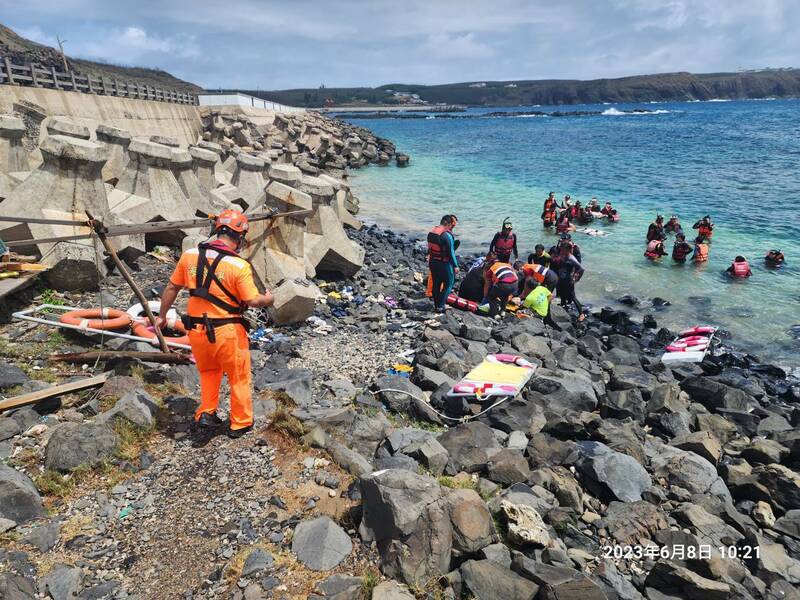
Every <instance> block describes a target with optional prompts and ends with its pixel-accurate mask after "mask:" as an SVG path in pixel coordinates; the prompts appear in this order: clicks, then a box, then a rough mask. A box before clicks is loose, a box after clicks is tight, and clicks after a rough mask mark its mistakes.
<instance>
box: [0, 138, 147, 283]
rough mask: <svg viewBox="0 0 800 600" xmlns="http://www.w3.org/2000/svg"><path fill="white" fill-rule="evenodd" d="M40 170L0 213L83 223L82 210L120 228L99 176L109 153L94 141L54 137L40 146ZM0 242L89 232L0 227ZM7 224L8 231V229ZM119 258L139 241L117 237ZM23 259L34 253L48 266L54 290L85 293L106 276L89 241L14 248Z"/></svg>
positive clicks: (99, 256) (68, 228)
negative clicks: (41, 160)
mask: <svg viewBox="0 0 800 600" xmlns="http://www.w3.org/2000/svg"><path fill="white" fill-rule="evenodd" d="M41 151H42V158H43V162H42V165H41V166H40V167H39V168H38V169H36V170H34V171H33V172H32V173H31V175H30V177H28V178H27V179H26V180H25V181H24V182H22V183H21V184H20V185H19V186H18V187H17V188H16V189H15V190H14V191H13V192H12V193H11V195H10V196H9V197H8V198H7V199H6V200H5V201H4V202H3V203H2V204H0V214H2V215H4V216H14V217H19V216H21V215H25V216H30V217H37V218H45V219H61V220H72V219H74V218H75V216H74V215H75V214H77V215H79V217H78V218H79V219H81V218H85V214H84V213H85V211H86V210H89V211H90V212H91V213H92V215H93V216H94V217H95V218H97V219H100V220H101V221H102V222H103V223H104V224H106V225H114V224H119V223H121V222H122V221H121V220H120V219H117V218H115V215H113V214H112V212H111V210H110V209H109V205H108V200H107V197H106V189H105V186H104V184H103V181H102V179H101V177H100V173H101V170H102V168H103V165H104V164H105V162H106V159H107V158H108V149H107V148H106V147H105V146H103V145H101V144H97V143H95V142H90V141H86V140H81V139H79V138H74V137H67V136H62V135H54V136H50V137H48V138H46V139H45V141H44V143H42V145H41ZM4 225H6V228H4V229H2V230H0V237H2V238H3V239H6V240H20V239H31V238H33V239H41V238H48V237H58V236H64V235H76V234H85V233H88V229H87V228H86V227H78V226H75V227H73V226H69V225H43V224H37V223H29V224H24V223H23V224H19V225H15V224H4ZM8 225H10V226H8ZM114 242H115V245H116V247H117V248H118V249H119V251H120V256H121V257H123V258H129V257H130V256H131V253H134V254H135V253H138V252H143V251H144V242H143V239H142V237H141V236H135V237H117V238H115V240H114ZM16 250H17V251H18V252H20V253H23V254H39V255H40V256H41V257H42V258H41V262H42V264H44V265H47V266H48V267H50V270H49V271H48V272H47V278H48V279H49V281H50V285H52V286H53V287H54V288H56V289H59V290H87V289H94V288H96V287H97V283H98V282H99V281H100V279H101V278H102V277H103V276H104V275H105V272H106V271H105V265H104V263H103V260H102V254H101V253H100V252H99V251H98V250H97V249H96V248H95V246H94V244H93V243H92V240H75V241H69V242H57V243H47V244H39V245H38V246H37V247H33V248H23V247H17V248H16Z"/></svg>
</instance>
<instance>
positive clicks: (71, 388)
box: [0, 373, 112, 412]
mask: <svg viewBox="0 0 800 600" xmlns="http://www.w3.org/2000/svg"><path fill="white" fill-rule="evenodd" d="M111 375H112V373H103V374H102V375H98V376H96V377H90V378H89V379H84V380H81V381H73V382H71V383H62V384H61V385H54V386H53V387H49V388H46V389H44V390H39V391H38V392H30V393H29V394H22V395H21V396H14V397H13V398H8V399H7V400H3V401H0V412H2V411H4V410H9V409H11V408H17V407H19V406H27V405H28V404H36V403H37V402H41V401H42V400H47V399H48V398H54V397H56V396H61V395H63V394H68V393H70V392H77V391H79V390H85V389H87V388H90V387H97V386H98V385H103V384H104V383H105V382H106V381H107V380H108V378H109V377H110V376H111Z"/></svg>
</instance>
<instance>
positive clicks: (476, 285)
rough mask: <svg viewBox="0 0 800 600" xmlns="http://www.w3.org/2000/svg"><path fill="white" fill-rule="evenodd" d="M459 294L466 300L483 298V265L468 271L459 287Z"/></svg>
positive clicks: (475, 300) (474, 300)
mask: <svg viewBox="0 0 800 600" xmlns="http://www.w3.org/2000/svg"><path fill="white" fill-rule="evenodd" d="M458 295H459V297H461V298H464V299H465V300H471V301H473V302H480V301H481V299H482V298H483V267H482V266H481V267H475V268H474V269H470V270H469V271H467V274H466V275H465V276H464V279H463V280H462V281H461V285H460V286H459V288H458Z"/></svg>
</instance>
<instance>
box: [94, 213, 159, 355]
mask: <svg viewBox="0 0 800 600" xmlns="http://www.w3.org/2000/svg"><path fill="white" fill-rule="evenodd" d="M86 216H87V217H89V223H90V224H91V226H92V229H93V230H94V232H95V233H96V234H97V237H98V238H100V241H101V242H102V244H103V246H104V247H105V249H106V251H107V252H108V253H109V254H110V255H111V259H112V260H113V261H114V264H115V265H116V266H117V270H118V271H119V274H120V275H122V277H123V279H125V281H127V282H128V285H129V286H131V289H132V290H133V293H134V294H136V298H137V299H138V300H139V302H141V304H142V308H143V309H144V313H145V314H146V315H147V318H148V319H149V320H150V324H151V325H152V326H153V331H155V334H156V337H157V338H158V345H159V346H160V347H161V351H162V352H164V353H167V354H169V346H167V341H166V340H165V339H164V336H163V335H161V329H159V327H158V323H156V318H155V316H153V311H151V310H150V305H149V303H148V302H147V298H145V297H144V294H143V293H142V290H140V289H139V286H138V285H136V282H135V281H134V280H133V277H131V274H130V273H128V269H126V268H125V265H124V264H123V263H122V261H121V260H120V259H119V256H117V251H116V250H114V246H113V245H112V244H111V242H110V241H109V240H108V238H107V237H106V233H105V227H104V226H103V224H102V223H101V222H100V221H95V219H94V217H93V216H92V215H91V214H89V211H88V210H87V211H86Z"/></svg>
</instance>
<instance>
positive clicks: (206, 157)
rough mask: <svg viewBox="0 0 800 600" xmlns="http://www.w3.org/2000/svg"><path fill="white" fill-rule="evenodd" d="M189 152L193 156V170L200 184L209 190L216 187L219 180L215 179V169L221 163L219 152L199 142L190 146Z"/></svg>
mask: <svg viewBox="0 0 800 600" xmlns="http://www.w3.org/2000/svg"><path fill="white" fill-rule="evenodd" d="M189 154H190V155H191V157H192V170H193V171H194V174H195V177H197V181H198V182H200V185H201V186H203V188H204V189H205V190H206V191H208V192H210V191H211V190H213V189H216V187H217V181H216V179H214V170H215V169H216V167H217V165H218V164H219V154H217V153H216V152H213V151H211V150H208V149H206V148H203V147H201V146H200V145H199V144H198V145H197V146H190V147H189Z"/></svg>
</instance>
